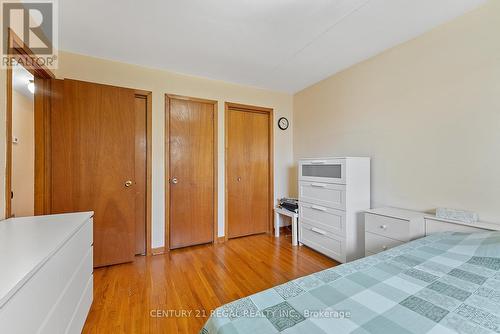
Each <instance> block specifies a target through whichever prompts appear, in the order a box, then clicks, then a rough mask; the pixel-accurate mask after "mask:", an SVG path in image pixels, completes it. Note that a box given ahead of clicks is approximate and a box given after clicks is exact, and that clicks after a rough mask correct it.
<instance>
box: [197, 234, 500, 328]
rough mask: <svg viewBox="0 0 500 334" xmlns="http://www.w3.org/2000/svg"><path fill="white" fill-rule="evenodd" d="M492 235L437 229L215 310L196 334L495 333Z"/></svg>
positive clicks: (499, 310)
mask: <svg viewBox="0 0 500 334" xmlns="http://www.w3.org/2000/svg"><path fill="white" fill-rule="evenodd" d="M499 270H500V232H485V233H472V234H470V233H443V234H436V235H432V236H429V237H426V238H423V239H419V240H415V241H412V242H409V243H407V244H404V245H402V246H399V247H397V248H393V249H390V250H388V251H385V252H383V253H380V254H377V255H373V256H370V257H366V258H363V259H360V260H357V261H354V262H351V263H347V264H343V265H340V266H337V267H334V268H331V269H327V270H324V271H321V272H318V273H315V274H312V275H309V276H305V277H302V278H298V279H296V280H293V281H290V282H288V283H285V284H282V285H279V286H276V287H274V288H272V289H269V290H265V291H262V292H260V293H257V294H255V295H252V296H249V297H247V298H243V299H240V300H237V301H234V302H232V303H230V304H227V305H224V306H222V307H220V308H218V309H216V310H215V311H214V312H213V313H212V315H211V317H210V319H209V320H208V321H207V323H206V324H205V326H204V327H203V329H202V330H201V333H204V334H216V333H217V334H222V333H235V334H243V333H259V334H267V333H306V334H311V333H336V334H338V333H381V334H391V333H397V334H404V333H440V334H441V333H444V334H446V333H455V332H460V333H500V271H499Z"/></svg>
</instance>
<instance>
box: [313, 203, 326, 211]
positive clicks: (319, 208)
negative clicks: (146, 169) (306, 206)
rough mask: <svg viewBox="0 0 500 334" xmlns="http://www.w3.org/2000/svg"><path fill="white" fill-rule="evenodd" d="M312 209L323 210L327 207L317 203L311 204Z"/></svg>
mask: <svg viewBox="0 0 500 334" xmlns="http://www.w3.org/2000/svg"><path fill="white" fill-rule="evenodd" d="M311 209H314V210H318V211H323V212H325V211H326V208H324V207H322V206H317V205H311Z"/></svg>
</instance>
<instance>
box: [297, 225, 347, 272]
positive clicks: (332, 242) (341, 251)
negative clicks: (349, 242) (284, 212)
mask: <svg viewBox="0 0 500 334" xmlns="http://www.w3.org/2000/svg"><path fill="white" fill-rule="evenodd" d="M299 230H300V231H299V232H300V234H299V235H300V242H301V243H303V244H304V245H306V246H309V247H311V248H312V249H314V250H317V251H318V252H320V253H323V254H325V255H326V256H329V257H331V258H332V259H334V260H337V261H339V262H342V263H343V262H345V261H346V256H345V239H344V238H341V237H338V236H335V235H333V234H330V233H328V232H326V231H323V230H321V229H319V228H316V227H314V226H311V225H307V224H303V223H302V224H300V228H299Z"/></svg>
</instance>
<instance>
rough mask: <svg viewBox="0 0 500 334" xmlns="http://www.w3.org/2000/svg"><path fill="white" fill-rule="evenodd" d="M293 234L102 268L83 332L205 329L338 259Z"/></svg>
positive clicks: (231, 242)
mask: <svg viewBox="0 0 500 334" xmlns="http://www.w3.org/2000/svg"><path fill="white" fill-rule="evenodd" d="M290 239H291V236H290V235H289V234H288V235H285V236H281V237H280V238H274V237H273V236H270V235H256V236H251V237H244V238H239V239H232V240H229V241H228V242H226V243H224V244H219V245H203V246H195V247H189V248H184V249H178V250H174V251H172V252H170V253H169V254H167V255H157V256H152V257H143V256H140V257H136V260H135V262H133V263H129V264H122V265H116V266H111V267H105V268H99V269H96V270H95V271H94V303H93V305H92V308H91V310H90V314H89V316H88V318H87V322H86V323H85V327H84V330H83V333H190V334H191V333H198V332H199V330H200V329H201V327H202V326H203V324H204V323H205V321H206V320H207V316H209V314H210V311H211V310H213V309H215V308H217V307H218V306H220V305H223V304H226V303H228V302H231V301H233V300H235V299H239V298H242V297H245V296H248V295H250V294H253V293H256V292H259V291H262V290H265V289H267V288H270V287H273V286H275V285H278V284H281V283H284V282H287V281H289V280H291V279H294V278H297V277H301V276H304V275H308V274H311V273H314V272H317V271H320V270H323V269H326V268H329V267H332V266H335V265H336V264H337V263H336V262H335V261H333V260H330V259H328V258H327V257H325V256H323V255H321V254H319V253H316V252H314V251H313V250H311V249H309V248H307V247H305V246H303V247H292V246H291V242H290Z"/></svg>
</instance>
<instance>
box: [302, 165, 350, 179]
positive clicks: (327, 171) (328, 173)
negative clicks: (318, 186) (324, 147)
mask: <svg viewBox="0 0 500 334" xmlns="http://www.w3.org/2000/svg"><path fill="white" fill-rule="evenodd" d="M345 167H346V163H345V159H316V160H300V161H299V180H302V181H312V182H327V183H340V184H345V183H346V175H345V174H346V168H345Z"/></svg>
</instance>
